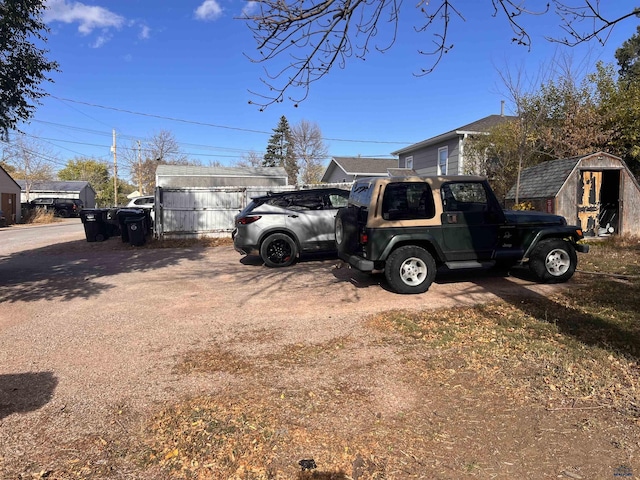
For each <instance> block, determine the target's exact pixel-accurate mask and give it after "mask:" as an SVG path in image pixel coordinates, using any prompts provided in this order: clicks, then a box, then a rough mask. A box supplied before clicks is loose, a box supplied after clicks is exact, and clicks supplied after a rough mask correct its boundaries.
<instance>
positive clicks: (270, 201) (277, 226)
mask: <svg viewBox="0 0 640 480" xmlns="http://www.w3.org/2000/svg"><path fill="white" fill-rule="evenodd" d="M348 198H349V191H348V190H341V189H339V188H317V189H310V190H296V191H292V192H283V193H271V194H268V195H265V196H262V197H256V198H254V199H252V200H251V202H250V203H249V205H247V207H246V208H245V209H244V210H242V211H241V212H240V213H239V214H238V215H236V217H235V230H234V231H233V234H232V237H233V246H234V248H235V249H236V250H237V251H238V252H240V253H241V254H243V255H253V254H259V255H260V257H261V258H262V260H263V261H264V263H265V264H266V265H267V266H268V267H286V266H289V265H291V264H292V263H293V262H294V261H295V260H296V258H297V257H298V255H299V254H300V253H307V252H321V251H334V250H335V249H336V246H335V229H334V223H335V216H336V213H337V212H338V208H340V207H344V206H346V205H347V199H348Z"/></svg>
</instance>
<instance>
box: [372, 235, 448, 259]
mask: <svg viewBox="0 0 640 480" xmlns="http://www.w3.org/2000/svg"><path fill="white" fill-rule="evenodd" d="M403 245H416V246H422V247H425V246H427V245H428V247H429V248H430V249H433V251H434V253H435V255H434V258H435V260H436V261H441V259H443V258H444V254H443V252H442V249H441V248H440V246H439V245H438V241H437V240H436V238H435V237H434V236H433V235H430V234H417V235H416V234H410V235H409V234H407V235H395V236H394V237H393V238H392V239H391V240H390V241H389V243H388V244H387V246H386V247H385V248H384V250H383V252H382V254H381V255H380V258H379V260H381V261H386V260H387V258H389V255H391V252H393V251H394V250H395V249H396V248H398V247H399V246H403Z"/></svg>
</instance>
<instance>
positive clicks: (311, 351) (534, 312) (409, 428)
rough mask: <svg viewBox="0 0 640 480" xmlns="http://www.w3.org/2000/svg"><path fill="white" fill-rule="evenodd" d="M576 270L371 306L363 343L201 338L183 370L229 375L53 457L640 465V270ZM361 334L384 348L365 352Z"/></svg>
mask: <svg viewBox="0 0 640 480" xmlns="http://www.w3.org/2000/svg"><path fill="white" fill-rule="evenodd" d="M580 259H581V262H582V263H581V269H583V270H589V269H592V270H593V271H597V272H600V273H602V272H607V273H609V272H611V273H615V274H618V275H622V274H624V275H629V274H630V273H632V272H634V271H636V270H635V268H637V266H638V264H639V263H638V262H640V248H638V242H637V240H634V239H616V240H612V241H610V242H598V243H595V244H594V245H593V246H592V252H591V253H589V254H588V255H581V257H580ZM576 281H577V282H579V283H580V286H579V287H577V288H572V289H567V290H561V291H559V293H558V294H557V295H555V296H553V297H539V298H531V297H522V298H505V299H504V300H502V301H500V302H495V303H491V304H487V305H480V306H476V307H465V308H454V309H446V310H436V311H434V310H425V311H417V312H416V311H405V310H401V309H395V310H390V311H387V312H383V313H381V314H378V315H375V316H372V317H369V318H366V319H364V324H365V328H366V331H368V332H369V338H368V340H367V342H365V343H366V344H365V345H363V344H362V341H354V340H353V339H351V338H350V337H342V338H335V339H331V340H329V341H327V342H325V343H323V344H317V345H306V344H295V345H289V346H285V347H283V348H280V349H279V350H275V351H269V352H268V353H266V354H262V355H255V354H254V355H250V354H249V351H248V350H250V349H247V351H245V350H243V349H242V348H241V347H242V345H243V343H242V342H243V341H244V340H243V339H241V338H238V339H237V341H235V342H233V341H232V342H227V343H226V344H225V345H224V346H223V345H218V344H213V345H211V346H210V347H209V348H205V349H200V350H196V351H192V352H188V353H187V354H186V355H185V356H184V357H183V358H180V359H178V361H177V363H176V367H175V370H174V373H175V374H176V375H200V376H204V378H206V376H208V375H209V376H215V375H225V376H228V377H229V378H230V379H231V381H230V385H229V387H228V388H226V389H223V390H217V391H215V392H212V393H211V394H210V395H202V396H198V397H196V398H185V399H182V400H179V401H175V402H168V403H167V405H166V406H164V408H162V409H160V410H158V411H156V412H154V413H153V414H152V415H150V416H149V417H148V418H142V419H140V420H141V421H140V425H141V428H140V429H139V430H135V429H131V430H130V431H129V433H130V434H129V436H121V435H120V436H116V435H114V436H112V437H111V438H106V439H103V438H100V439H98V440H95V441H91V442H88V443H87V445H88V446H87V452H86V457H84V458H82V457H80V458H74V459H73V460H70V461H69V462H67V463H66V464H63V465H62V464H61V465H58V466H57V467H56V468H55V469H52V470H51V471H50V472H45V473H46V474H47V477H48V478H55V479H60V480H66V479H71V478H112V477H113V478H154V479H164V478H167V479H169V478H178V479H197V480H207V479H238V480H241V479H252V480H259V479H260V480H262V479H264V480H267V479H290V478H298V479H307V478H309V479H310V478H315V479H322V478H324V479H345V480H346V479H357V480H373V479H404V478H466V477H476V478H523V476H524V475H529V477H528V478H546V477H550V476H553V477H560V478H565V477H566V478H609V477H611V476H612V475H613V472H616V471H617V472H629V471H632V472H633V468H632V467H631V466H630V465H631V464H632V463H633V459H634V458H636V457H637V451H638V450H640V443H638V435H639V433H640V366H639V363H640V362H639V360H640V323H639V322H638V313H637V312H639V311H640V280H639V279H637V278H632V277H629V278H618V277H613V276H608V275H603V276H599V275H590V274H578V275H577V277H576ZM271 334H272V333H270V332H261V333H260V335H263V336H264V337H259V338H258V339H257V340H256V341H258V342H259V341H260V338H262V339H263V340H264V341H267V340H268V339H269V335H271ZM363 349H369V350H368V351H371V352H374V351H375V352H378V354H377V356H376V355H374V354H373V353H371V359H370V360H367V361H362V360H360V361H359V362H356V361H354V360H353V359H354V358H362V350H363ZM380 352H383V353H380ZM364 356H365V357H367V354H365V355H364ZM374 357H375V358H374ZM367 358H368V357H367ZM310 379H312V381H310ZM399 387H402V388H404V389H405V392H408V394H409V395H410V398H404V397H403V395H407V393H405V394H402V393H399V392H397V391H396V388H399ZM396 397H398V398H396ZM387 398H396V400H397V402H396V403H397V405H396V404H393V403H392V404H391V406H389V402H388V401H386V400H385V399H387ZM114 416H115V417H117V415H115V414H114ZM114 421H118V420H114ZM536 442H540V443H536ZM547 443H550V444H552V445H553V447H551V446H548V445H547ZM534 445H535V446H536V448H533V446H534ZM603 445H605V447H603ZM529 446H531V447H529ZM96 448H97V449H99V450H100V458H102V459H105V458H106V460H104V461H103V462H102V463H100V464H97V463H95V462H94V463H91V461H90V460H89V458H91V454H90V453H91V452H90V451H91V450H92V449H96ZM548 448H553V455H551V454H550V453H549V451H548V450H547V449H548ZM581 448H584V451H585V453H584V456H582V457H580V456H579V452H580V450H581ZM595 449H598V450H597V452H596V451H595ZM523 452H526V453H523ZM562 455H575V456H576V457H566V458H580V459H582V460H581V461H577V460H574V461H573V463H564V464H561V466H560V467H558V465H557V463H558V462H561V461H564V462H569V461H568V460H558V459H557V458H556V457H558V458H559V457H561V456H562ZM309 458H314V459H315V461H316V463H317V464H318V468H317V469H316V470H313V471H312V472H310V471H302V470H301V468H300V467H299V465H298V461H299V460H301V459H309ZM563 458H564V457H563ZM620 458H622V459H623V460H619V459H620ZM624 459H626V460H624ZM627 461H628V462H629V465H627V463H625V462H627ZM589 462H592V463H589ZM612 462H614V463H612ZM615 462H617V463H615ZM562 465H564V466H562ZM611 465H612V466H613V467H614V468H617V470H611ZM558 468H560V469H558ZM109 469H111V470H109ZM114 472H119V475H121V476H118V477H116V476H115V473H114ZM36 478H37V477H36ZM43 478H44V477H43Z"/></svg>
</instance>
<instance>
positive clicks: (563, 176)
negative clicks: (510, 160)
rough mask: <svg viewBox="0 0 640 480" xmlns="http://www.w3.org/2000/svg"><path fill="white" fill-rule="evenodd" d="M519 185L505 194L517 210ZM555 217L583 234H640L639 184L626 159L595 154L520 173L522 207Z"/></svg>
mask: <svg viewBox="0 0 640 480" xmlns="http://www.w3.org/2000/svg"><path fill="white" fill-rule="evenodd" d="M515 199H516V186H513V187H512V188H511V190H509V192H508V193H507V195H506V206H507V208H511V207H513V205H514V204H515ZM523 202H529V203H531V204H532V205H533V207H534V209H535V210H539V211H543V212H548V213H556V214H558V215H562V216H563V217H565V218H566V219H567V222H568V223H569V224H573V225H578V226H579V227H581V228H582V230H583V231H584V234H585V236H603V235H611V234H616V233H620V234H630V235H640V222H639V221H638V211H640V186H639V185H638V182H637V181H636V179H635V177H634V176H633V174H632V173H631V171H630V170H629V168H628V167H627V165H626V164H625V163H624V161H622V159H621V158H619V157H616V156H614V155H611V154H608V153H604V152H597V153H592V154H589V155H582V156H578V157H572V158H563V159H559V160H551V161H548V162H543V163H540V164H538V165H535V166H533V167H530V168H526V169H524V170H523V171H522V174H521V176H520V186H519V189H518V203H523Z"/></svg>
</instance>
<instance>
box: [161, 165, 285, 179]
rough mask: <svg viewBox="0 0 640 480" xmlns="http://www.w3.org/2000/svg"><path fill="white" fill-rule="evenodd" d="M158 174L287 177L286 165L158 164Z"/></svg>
mask: <svg viewBox="0 0 640 480" xmlns="http://www.w3.org/2000/svg"><path fill="white" fill-rule="evenodd" d="M156 176H181V177H189V176H192V177H203V176H208V177H287V171H286V170H285V169H284V167H197V166H192V165H158V168H157V169H156Z"/></svg>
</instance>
